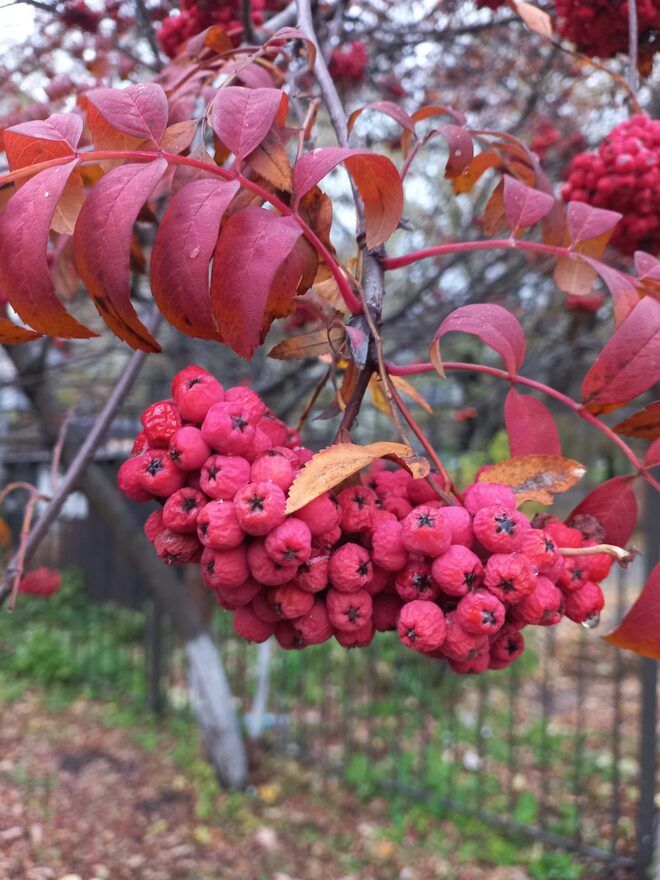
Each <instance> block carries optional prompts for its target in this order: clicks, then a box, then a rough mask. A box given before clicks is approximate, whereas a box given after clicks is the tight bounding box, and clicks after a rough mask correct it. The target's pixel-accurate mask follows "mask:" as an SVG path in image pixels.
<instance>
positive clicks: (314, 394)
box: [296, 364, 334, 431]
mask: <svg viewBox="0 0 660 880" xmlns="http://www.w3.org/2000/svg"><path fill="white" fill-rule="evenodd" d="M333 370H334V364H331V365H330V366H329V367H328V369H327V370H326V371H325V373H324V374H323V375H322V376H321V378H320V379H319V381H318V382H317V383H316V386H315V388H314V391H313V392H312V394H311V396H310V398H309V400H308V401H307V403H306V404H305V409H304V410H303V411H302V415H301V416H300V418H299V419H298V424H297V425H296V431H302V429H303V427H304V425H305V422H306V421H307V419H308V417H309V414H310V413H311V411H312V407H313V406H314V404H315V403H316V401H317V399H318V396H319V394H320V393H321V392H322V391H323V389H324V388H325V386H326V384H327V382H328V380H329V379H330V377H331V376H332V371H333Z"/></svg>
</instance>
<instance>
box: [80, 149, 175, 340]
mask: <svg viewBox="0 0 660 880" xmlns="http://www.w3.org/2000/svg"><path fill="white" fill-rule="evenodd" d="M166 169H167V162H166V160H165V159H155V160H154V161H153V162H149V163H147V164H139V163H128V164H126V165H121V166H120V167H119V168H115V169H114V170H113V171H110V172H109V173H108V174H106V175H105V177H103V178H101V180H100V181H99V182H98V183H97V184H96V186H95V187H94V189H93V190H92V192H91V193H90V194H89V196H88V197H87V201H86V202H85V204H84V205H83V207H82V210H81V212H80V214H79V216H78V222H77V223H76V229H75V232H74V236H73V247H74V252H75V260H76V267H77V269H78V273H79V274H80V278H81V280H82V282H83V284H84V285H85V287H86V288H87V291H88V292H89V295H90V296H91V297H92V299H93V301H94V305H95V306H96V308H97V309H98V312H99V314H100V315H101V317H102V318H103V320H104V321H105V323H106V324H107V325H108V327H110V329H111V330H112V331H113V333H115V334H116V335H117V336H118V337H119V338H120V339H123V340H124V341H125V342H127V343H128V344H129V345H131V346H132V347H133V348H140V349H142V350H143V351H160V346H159V345H158V343H157V342H156V340H155V339H154V337H153V336H152V335H151V333H150V332H149V331H148V330H147V328H146V327H145V326H144V324H143V323H142V322H141V321H140V319H139V318H138V316H137V314H136V312H135V309H134V308H133V305H132V304H131V287H130V256H131V238H132V232H133V224H134V223H135V221H136V219H137V216H138V214H139V213H140V210H141V209H142V206H143V205H144V203H145V202H146V201H147V199H148V198H149V196H150V195H151V194H152V192H153V191H154V189H155V188H156V185H157V184H158V181H159V180H160V178H161V177H162V176H163V174H164V173H165V170H166Z"/></svg>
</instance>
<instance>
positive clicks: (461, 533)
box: [442, 505, 474, 547]
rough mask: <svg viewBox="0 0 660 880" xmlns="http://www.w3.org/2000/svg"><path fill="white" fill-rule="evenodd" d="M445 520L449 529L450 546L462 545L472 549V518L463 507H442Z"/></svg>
mask: <svg viewBox="0 0 660 880" xmlns="http://www.w3.org/2000/svg"><path fill="white" fill-rule="evenodd" d="M442 512H443V513H444V516H445V519H446V520H447V522H448V523H449V528H450V529H451V542H452V544H463V545H464V546H465V547H472V545H473V544H474V531H473V529H472V517H471V516H470V514H469V513H468V511H467V510H466V509H465V508H464V507H459V506H458V505H453V506H449V507H443V508H442Z"/></svg>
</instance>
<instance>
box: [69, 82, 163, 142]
mask: <svg viewBox="0 0 660 880" xmlns="http://www.w3.org/2000/svg"><path fill="white" fill-rule="evenodd" d="M85 97H86V98H87V100H88V101H89V102H90V103H91V104H93V105H94V107H96V109H97V110H98V111H99V113H100V114H101V116H103V118H104V119H105V120H106V122H108V123H109V124H110V125H111V126H112V127H113V128H115V129H117V131H121V132H122V133H123V134H127V135H129V136H130V137H134V138H140V139H141V140H145V141H152V143H153V144H154V145H155V146H160V142H161V139H162V137H163V135H164V134H165V129H166V128H167V117H168V105H167V96H166V95H165V92H164V91H163V89H162V88H161V87H160V86H159V85H158V84H157V83H138V84H137V85H134V86H128V87H127V88H125V89H92V91H91V92H86V93H85Z"/></svg>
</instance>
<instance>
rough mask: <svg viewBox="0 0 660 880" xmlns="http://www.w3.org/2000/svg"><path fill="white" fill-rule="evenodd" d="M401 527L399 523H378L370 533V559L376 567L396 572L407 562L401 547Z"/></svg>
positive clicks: (404, 550) (403, 549)
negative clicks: (371, 558)
mask: <svg viewBox="0 0 660 880" xmlns="http://www.w3.org/2000/svg"><path fill="white" fill-rule="evenodd" d="M402 531H403V526H402V525H401V523H399V522H380V523H378V525H377V526H375V528H374V530H373V532H372V533H371V546H372V551H371V552H372V557H373V561H374V563H375V564H376V565H379V566H380V567H381V568H384V569H386V570H387V571H398V570H399V569H401V568H403V567H404V566H405V564H406V562H407V561H408V552H407V550H406V549H405V547H404V546H403V540H402Z"/></svg>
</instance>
